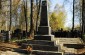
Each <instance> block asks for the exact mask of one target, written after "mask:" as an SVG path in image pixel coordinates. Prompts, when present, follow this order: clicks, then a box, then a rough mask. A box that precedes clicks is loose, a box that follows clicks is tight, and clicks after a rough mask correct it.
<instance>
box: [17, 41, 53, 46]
mask: <svg viewBox="0 0 85 55" xmlns="http://www.w3.org/2000/svg"><path fill="white" fill-rule="evenodd" d="M18 43H19V44H22V43H26V44H39V45H51V46H54V42H53V41H45V40H27V41H26V40H24V41H22V42H18Z"/></svg>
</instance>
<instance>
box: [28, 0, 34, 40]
mask: <svg viewBox="0 0 85 55" xmlns="http://www.w3.org/2000/svg"><path fill="white" fill-rule="evenodd" d="M33 2H34V0H31V15H30V31H29V38H34V18H33Z"/></svg>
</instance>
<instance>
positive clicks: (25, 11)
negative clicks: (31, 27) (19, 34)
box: [24, 0, 28, 37]
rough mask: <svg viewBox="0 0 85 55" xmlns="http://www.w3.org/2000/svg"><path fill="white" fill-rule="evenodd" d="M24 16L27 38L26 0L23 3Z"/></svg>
mask: <svg viewBox="0 0 85 55" xmlns="http://www.w3.org/2000/svg"><path fill="white" fill-rule="evenodd" d="M24 16H25V23H26V37H27V30H28V21H27V0H26V1H24Z"/></svg>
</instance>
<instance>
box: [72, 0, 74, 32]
mask: <svg viewBox="0 0 85 55" xmlns="http://www.w3.org/2000/svg"><path fill="white" fill-rule="evenodd" d="M74 4H75V0H73V20H72V23H73V24H72V25H73V26H72V31H73V30H74V18H75V17H74Z"/></svg>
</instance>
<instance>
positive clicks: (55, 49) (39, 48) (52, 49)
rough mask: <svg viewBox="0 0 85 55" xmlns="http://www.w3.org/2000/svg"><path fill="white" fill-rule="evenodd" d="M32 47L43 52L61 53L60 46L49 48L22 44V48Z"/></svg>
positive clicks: (47, 46)
mask: <svg viewBox="0 0 85 55" xmlns="http://www.w3.org/2000/svg"><path fill="white" fill-rule="evenodd" d="M27 46H31V47H32V49H33V50H43V51H59V46H58V45H57V46H49V45H37V44H25V43H23V44H22V48H27Z"/></svg>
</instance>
